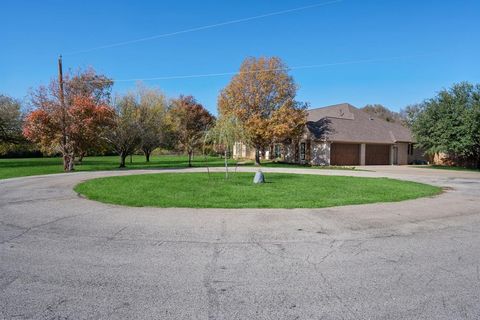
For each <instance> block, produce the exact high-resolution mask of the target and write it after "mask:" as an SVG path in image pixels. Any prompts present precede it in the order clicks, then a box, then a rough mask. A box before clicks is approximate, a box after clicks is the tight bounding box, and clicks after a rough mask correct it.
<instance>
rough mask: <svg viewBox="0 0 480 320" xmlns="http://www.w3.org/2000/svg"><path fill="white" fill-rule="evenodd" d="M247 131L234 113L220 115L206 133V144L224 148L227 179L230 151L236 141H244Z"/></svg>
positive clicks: (226, 177)
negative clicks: (245, 131)
mask: <svg viewBox="0 0 480 320" xmlns="http://www.w3.org/2000/svg"><path fill="white" fill-rule="evenodd" d="M244 139H245V133H244V129H243V124H242V123H241V121H240V120H239V119H238V118H237V117H235V116H233V115H220V117H219V118H218V119H217V121H216V123H215V126H214V127H213V128H211V129H210V130H209V131H208V132H207V134H206V135H205V145H206V144H212V145H214V146H215V147H217V148H221V149H223V154H224V158H225V159H224V160H225V179H228V153H229V151H230V150H232V149H233V146H234V144H235V143H236V142H240V141H244Z"/></svg>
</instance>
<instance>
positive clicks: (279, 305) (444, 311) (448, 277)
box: [0, 166, 480, 319]
mask: <svg viewBox="0 0 480 320" xmlns="http://www.w3.org/2000/svg"><path fill="white" fill-rule="evenodd" d="M367 169H369V170H374V171H372V172H367V171H358V172H357V171H355V172H354V171H332V170H312V169H281V168H271V169H265V170H264V171H266V172H268V171H282V172H298V173H310V174H335V175H355V176H371V177H380V176H386V177H391V178H399V179H406V180H414V181H421V182H427V183H431V184H435V185H440V186H443V187H446V189H447V190H446V191H445V193H443V194H442V195H440V196H437V197H433V198H424V199H418V200H410V201H404V202H399V203H387V204H373V205H358V206H346V207H336V208H326V209H293V210H278V209H276V210H259V209H233V210H232V209H229V210H226V209H159V208H128V207H120V206H115V205H106V204H101V203H97V202H93V201H89V200H85V199H82V198H80V197H79V196H77V195H76V194H75V192H73V190H72V187H73V186H74V185H75V184H77V183H78V182H80V181H83V180H85V179H90V178H94V177H100V176H107V175H118V174H132V173H146V172H148V173H152V172H154V171H152V170H145V171H135V172H133V171H128V172H111V171H110V172H78V173H73V174H58V175H50V176H39V177H27V178H17V179H9V180H2V181H0V221H1V224H0V318H4V319H479V318H480V303H479V301H480V270H479V266H480V197H479V195H480V173H475V172H457V171H447V170H433V169H420V168H409V167H390V166H388V167H369V168H367ZM196 170H202V169H196ZM215 170H218V169H215ZM241 170H242V171H251V170H254V169H253V168H242V169H241ZM169 172H172V170H169ZM267 175H268V173H267ZM112 192H115V191H114V190H112Z"/></svg>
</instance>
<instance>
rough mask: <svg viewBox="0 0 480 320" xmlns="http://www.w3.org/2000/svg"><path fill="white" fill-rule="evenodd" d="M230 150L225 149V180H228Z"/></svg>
mask: <svg viewBox="0 0 480 320" xmlns="http://www.w3.org/2000/svg"><path fill="white" fill-rule="evenodd" d="M227 156H228V149H226V148H225V179H228V159H227Z"/></svg>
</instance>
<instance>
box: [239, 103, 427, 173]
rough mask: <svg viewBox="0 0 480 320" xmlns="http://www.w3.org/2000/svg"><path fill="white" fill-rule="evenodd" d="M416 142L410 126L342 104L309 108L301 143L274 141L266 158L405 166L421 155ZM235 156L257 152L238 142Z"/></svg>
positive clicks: (330, 163)
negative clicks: (415, 144)
mask: <svg viewBox="0 0 480 320" xmlns="http://www.w3.org/2000/svg"><path fill="white" fill-rule="evenodd" d="M413 143H414V140H413V138H412V134H411V132H410V130H409V129H408V128H406V127H403V126H402V125H400V124H398V123H392V122H387V121H385V120H383V119H380V118H376V117H373V116H371V115H370V114H368V113H366V112H364V111H362V110H360V109H357V108H355V107H354V106H352V105H350V104H348V103H342V104H337V105H332V106H328V107H323V108H317V109H311V110H308V116H307V122H306V125H305V130H304V133H303V136H302V137H301V138H300V139H299V141H298V143H293V142H289V143H279V144H275V145H273V146H271V147H270V150H267V151H265V152H264V158H266V159H279V160H282V161H285V162H291V163H300V164H311V165H340V166H343V165H386V164H397V165H402V164H408V163H412V162H413V161H415V160H417V159H420V158H421V157H422V155H421V153H420V151H418V150H415V149H414V145H413ZM233 156H234V157H236V158H249V159H253V158H254V156H255V152H254V150H253V148H250V147H248V146H246V145H244V144H241V143H237V144H236V145H235V148H234V150H233Z"/></svg>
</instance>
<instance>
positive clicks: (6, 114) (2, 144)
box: [0, 94, 23, 154]
mask: <svg viewBox="0 0 480 320" xmlns="http://www.w3.org/2000/svg"><path fill="white" fill-rule="evenodd" d="M22 141H23V137H22V112H21V111H20V103H19V102H18V101H17V100H15V99H13V98H10V97H8V96H5V95H2V94H0V154H1V153H3V152H5V151H8V150H9V149H10V148H11V147H13V146H14V145H17V144H19V143H21V142H22Z"/></svg>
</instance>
